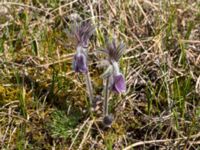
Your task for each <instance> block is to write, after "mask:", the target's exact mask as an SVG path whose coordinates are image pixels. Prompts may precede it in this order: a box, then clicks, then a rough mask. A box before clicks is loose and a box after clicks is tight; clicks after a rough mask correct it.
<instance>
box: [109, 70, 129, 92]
mask: <svg viewBox="0 0 200 150" xmlns="http://www.w3.org/2000/svg"><path fill="white" fill-rule="evenodd" d="M112 90H113V91H115V92H116V93H123V92H125V91H126V82H125V79H124V76H123V75H122V74H120V75H115V76H113V84H112Z"/></svg>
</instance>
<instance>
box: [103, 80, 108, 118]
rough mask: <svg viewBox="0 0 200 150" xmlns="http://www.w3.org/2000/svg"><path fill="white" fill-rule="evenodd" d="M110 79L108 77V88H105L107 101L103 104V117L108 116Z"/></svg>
mask: <svg viewBox="0 0 200 150" xmlns="http://www.w3.org/2000/svg"><path fill="white" fill-rule="evenodd" d="M108 85H109V77H107V79H106V86H105V99H104V103H103V115H104V117H105V116H107V115H108V98H109V97H108V95H109V88H108Z"/></svg>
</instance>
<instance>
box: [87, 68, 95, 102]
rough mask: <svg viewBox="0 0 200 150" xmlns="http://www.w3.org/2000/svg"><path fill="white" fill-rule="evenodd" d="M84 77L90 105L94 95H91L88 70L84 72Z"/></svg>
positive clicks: (91, 88) (91, 89)
mask: <svg viewBox="0 0 200 150" xmlns="http://www.w3.org/2000/svg"><path fill="white" fill-rule="evenodd" d="M85 79H86V86H87V91H88V96H89V100H90V106H92V104H93V101H94V95H93V87H92V82H91V79H90V74H89V72H87V73H85Z"/></svg>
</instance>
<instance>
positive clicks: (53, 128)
mask: <svg viewBox="0 0 200 150" xmlns="http://www.w3.org/2000/svg"><path fill="white" fill-rule="evenodd" d="M79 113H80V112H79ZM51 118H52V119H51V120H50V122H49V123H48V126H47V128H48V130H49V131H50V134H51V136H52V137H53V138H55V139H56V138H61V139H65V140H66V139H69V138H72V137H73V136H74V134H75V128H76V126H77V125H78V123H79V119H80V114H78V113H77V114H75V113H73V114H70V115H66V113H65V112H64V111H59V110H55V111H54V112H53V113H52V114H51Z"/></svg>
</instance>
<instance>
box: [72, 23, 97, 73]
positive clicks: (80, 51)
mask: <svg viewBox="0 0 200 150" xmlns="http://www.w3.org/2000/svg"><path fill="white" fill-rule="evenodd" d="M94 29H95V28H94V26H92V25H91V23H90V22H83V23H82V24H76V25H75V26H74V27H73V29H72V31H71V35H72V36H73V37H74V38H75V42H76V54H75V56H74V60H73V69H74V71H75V72H81V73H86V72H87V71H88V66H87V48H88V44H89V39H90V37H91V36H92V34H93V32H94Z"/></svg>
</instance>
